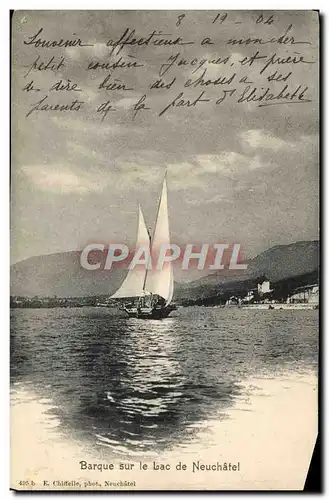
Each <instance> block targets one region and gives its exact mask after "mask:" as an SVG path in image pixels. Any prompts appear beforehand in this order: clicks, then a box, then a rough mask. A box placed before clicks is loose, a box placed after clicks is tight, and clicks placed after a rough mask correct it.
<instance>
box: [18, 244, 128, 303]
mask: <svg viewBox="0 0 329 500" xmlns="http://www.w3.org/2000/svg"><path fill="white" fill-rule="evenodd" d="M80 253H81V252H78V251H77V252H63V253H54V254H50V255H40V256H38V257H31V258H29V259H26V260H23V261H21V262H17V263H16V264H13V265H12V266H11V268H10V283H11V290H10V294H11V295H18V296H23V297H35V296H36V295H37V296H39V297H53V296H55V295H56V296H57V297H84V296H92V295H110V294H112V293H114V292H115V290H116V289H117V288H118V287H119V286H120V284H121V282H122V281H123V279H124V277H125V274H126V271H125V269H122V268H113V269H111V270H104V269H103V268H104V264H105V258H106V254H105V253H103V252H100V251H95V252H92V254H91V257H90V258H89V259H88V260H89V261H90V262H91V263H93V262H99V261H100V262H101V269H97V270H94V271H88V270H87V269H84V268H83V267H82V266H81V264H80Z"/></svg>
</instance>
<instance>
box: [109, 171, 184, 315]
mask: <svg viewBox="0 0 329 500" xmlns="http://www.w3.org/2000/svg"><path fill="white" fill-rule="evenodd" d="M169 243H170V233H169V214H168V200H167V181H166V176H165V178H164V181H163V185H162V192H161V197H160V201H159V206H158V211H157V216H156V221H155V227H154V232H153V237H152V238H150V235H149V232H148V230H147V227H146V224H145V219H144V215H143V212H142V209H141V207H140V206H139V214H138V230H137V240H136V249H138V248H140V247H141V246H143V247H144V248H148V249H149V255H150V256H152V257H153V256H155V255H156V254H157V252H158V250H159V248H160V246H161V245H169ZM173 293H174V276H173V268H172V263H171V262H166V263H165V264H164V265H163V266H162V268H161V269H156V268H154V266H153V265H151V266H149V265H146V266H145V265H136V266H135V267H134V268H132V269H129V270H128V274H127V276H126V278H125V280H124V281H123V283H122V285H121V286H120V288H119V289H118V290H117V291H116V292H115V294H114V295H112V296H111V297H110V298H111V299H121V302H122V308H123V310H124V311H125V312H126V313H127V314H128V316H129V317H131V318H141V319H163V318H166V317H168V316H169V314H170V313H171V312H172V311H173V310H175V309H176V306H175V305H174V304H172V303H171V302H172V298H173Z"/></svg>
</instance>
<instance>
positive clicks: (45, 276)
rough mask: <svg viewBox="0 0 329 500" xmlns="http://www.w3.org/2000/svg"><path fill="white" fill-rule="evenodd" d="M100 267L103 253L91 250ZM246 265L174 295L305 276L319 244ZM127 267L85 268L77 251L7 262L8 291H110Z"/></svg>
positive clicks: (269, 253) (286, 248)
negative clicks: (9, 285) (263, 277)
mask: <svg viewBox="0 0 329 500" xmlns="http://www.w3.org/2000/svg"><path fill="white" fill-rule="evenodd" d="M94 257H95V259H97V261H99V260H101V262H102V265H101V268H103V264H104V259H105V257H106V255H104V254H101V253H98V252H94ZM247 263H248V269H247V270H246V271H243V272H239V273H237V272H236V271H235V272H232V271H230V270H227V269H226V270H223V271H217V272H216V273H213V274H209V275H208V276H204V277H202V278H200V279H199V280H196V281H193V282H190V283H185V284H180V285H179V284H177V286H176V288H175V297H174V298H175V299H176V300H180V299H182V298H191V299H197V298H199V297H209V296H212V295H216V294H217V293H218V291H219V289H222V290H233V291H234V290H235V289H236V288H237V287H238V289H240V288H241V287H242V288H243V289H244V288H246V287H247V288H248V287H249V286H251V285H252V284H253V283H255V282H256V281H257V279H258V278H259V277H262V276H266V277H267V278H268V279H269V280H270V281H271V282H276V281H280V280H284V279H287V278H291V277H295V276H301V275H306V274H309V273H312V272H313V271H315V270H317V269H318V267H319V242H318V241H299V242H297V243H292V244H291V245H280V246H275V247H273V248H270V249H269V250H266V251H265V252H263V253H261V254H259V255H258V256H257V257H255V258H254V259H252V260H250V261H247ZM125 274H126V271H125V270H124V269H118V268H114V269H113V270H110V271H108V270H103V269H100V270H97V271H87V270H85V269H83V268H82V267H81V265H80V252H63V253H56V254H50V255H42V256H39V257H31V258H30V259H26V260H24V261H21V262H18V263H16V264H13V265H12V266H11V295H18V296H25V297H34V296H36V295H38V296H39V297H47V296H48V297H49V296H50V297H51V296H54V295H56V296H57V297H83V296H94V295H107V294H109V295H110V294H112V293H114V292H115V290H116V289H117V288H118V287H119V286H120V284H121V282H122V281H123V279H124V276H125Z"/></svg>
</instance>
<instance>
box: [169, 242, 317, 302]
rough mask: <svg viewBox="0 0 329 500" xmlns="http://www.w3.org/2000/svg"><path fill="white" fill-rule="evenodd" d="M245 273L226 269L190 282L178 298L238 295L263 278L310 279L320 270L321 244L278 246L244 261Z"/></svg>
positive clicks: (176, 295) (177, 293) (182, 288)
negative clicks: (303, 277) (235, 293)
mask: <svg viewBox="0 0 329 500" xmlns="http://www.w3.org/2000/svg"><path fill="white" fill-rule="evenodd" d="M244 263H245V264H247V265H248V267H247V269H246V270H242V271H230V270H229V269H224V270H222V271H216V272H215V273H212V274H209V275H207V276H204V277H202V278H200V279H198V280H195V281H192V282H190V283H185V284H183V285H180V286H179V287H178V288H177V290H176V294H175V299H177V300H180V299H194V300H195V299H197V298H200V297H210V296H214V295H217V294H218V293H219V291H223V292H231V293H234V292H237V291H242V290H248V289H250V288H251V287H254V286H256V284H257V282H259V280H260V279H265V278H266V279H268V280H269V281H270V282H271V283H275V282H280V281H282V280H287V279H290V278H294V277H298V276H309V275H312V273H314V271H316V272H317V271H318V268H319V242H318V241H298V242H296V243H291V244H290V245H277V246H274V247H272V248H270V249H268V250H265V251H264V252H262V253H260V254H259V255H257V256H256V257H255V258H254V259H250V260H248V261H245V262H244Z"/></svg>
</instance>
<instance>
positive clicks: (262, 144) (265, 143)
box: [240, 129, 290, 149]
mask: <svg viewBox="0 0 329 500" xmlns="http://www.w3.org/2000/svg"><path fill="white" fill-rule="evenodd" d="M240 137H241V139H242V141H243V142H245V143H247V144H248V146H250V147H252V148H255V149H256V148H264V149H281V148H285V147H289V145H290V143H289V142H287V141H285V140H283V139H280V138H279V137H276V136H275V135H273V134H271V133H270V132H268V131H266V130H260V129H253V130H247V131H245V132H241V133H240Z"/></svg>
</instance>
